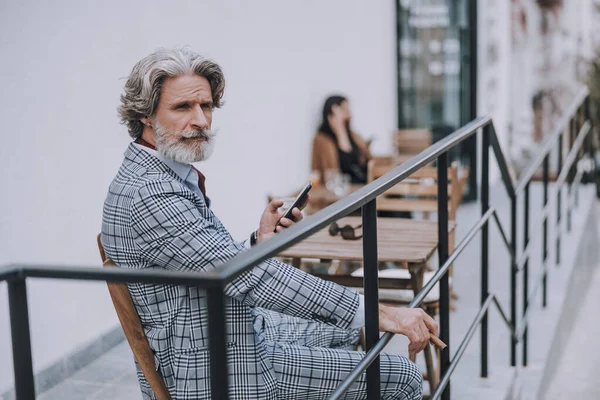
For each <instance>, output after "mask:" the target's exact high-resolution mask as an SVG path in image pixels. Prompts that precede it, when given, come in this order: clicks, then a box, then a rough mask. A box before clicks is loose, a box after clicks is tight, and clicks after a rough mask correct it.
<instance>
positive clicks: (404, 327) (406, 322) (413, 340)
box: [379, 304, 438, 356]
mask: <svg viewBox="0 0 600 400" xmlns="http://www.w3.org/2000/svg"><path fill="white" fill-rule="evenodd" d="M379 330H380V331H382V332H393V333H399V334H401V335H404V336H406V337H408V339H409V340H410V344H409V345H408V352H409V354H410V355H411V356H414V355H416V354H417V353H419V352H420V351H421V350H423V349H424V348H425V346H427V343H429V336H430V334H431V333H432V334H434V335H436V336H438V326H437V322H435V320H434V319H433V318H431V316H429V314H427V313H426V312H425V311H423V309H421V308H401V307H389V306H384V305H381V304H380V305H379Z"/></svg>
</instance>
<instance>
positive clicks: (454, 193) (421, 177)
mask: <svg viewBox="0 0 600 400" xmlns="http://www.w3.org/2000/svg"><path fill="white" fill-rule="evenodd" d="M395 167H396V165H395V164H394V163H389V162H388V163H386V160H384V159H380V160H377V159H372V160H370V161H369V163H368V165H367V182H371V181H373V180H375V179H377V178H379V177H381V176H382V175H384V174H386V173H387V172H389V171H390V170H392V169H393V168H395ZM461 182H462V181H461V180H459V178H458V163H456V162H454V163H452V165H451V166H450V167H449V168H448V199H449V201H448V216H449V219H450V220H451V221H453V220H455V219H456V210H457V208H458V205H459V204H460V201H461V199H462V189H463V186H462V185H461ZM437 194H438V188H437V168H436V167H429V166H428V167H423V168H421V169H419V170H418V171H416V172H415V173H414V174H412V175H411V176H409V177H408V178H407V179H405V180H404V181H402V182H400V183H398V184H397V185H395V186H393V187H392V188H391V189H389V190H388V191H386V192H385V193H384V195H383V196H380V197H379V198H378V199H377V209H378V210H382V211H410V212H414V211H420V212H426V213H430V212H437Z"/></svg>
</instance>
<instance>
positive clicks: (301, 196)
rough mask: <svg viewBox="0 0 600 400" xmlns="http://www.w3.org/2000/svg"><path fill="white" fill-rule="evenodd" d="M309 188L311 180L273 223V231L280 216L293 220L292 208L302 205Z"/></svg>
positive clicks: (277, 224)
mask: <svg viewBox="0 0 600 400" xmlns="http://www.w3.org/2000/svg"><path fill="white" fill-rule="evenodd" d="M310 189H312V181H308V183H307V184H306V186H304V189H302V191H301V192H300V194H299V195H298V197H296V199H295V200H294V203H293V204H292V206H291V207H290V208H288V210H287V211H286V212H285V214H284V215H283V216H282V217H281V218H279V220H278V221H277V223H276V224H275V230H274V232H277V227H278V226H279V225H280V224H279V221H281V219H282V218H289V219H291V220H292V221H295V219H294V215H293V214H292V210H293V209H294V208H296V207H301V206H303V205H304V203H305V202H306V197H307V196H308V192H310Z"/></svg>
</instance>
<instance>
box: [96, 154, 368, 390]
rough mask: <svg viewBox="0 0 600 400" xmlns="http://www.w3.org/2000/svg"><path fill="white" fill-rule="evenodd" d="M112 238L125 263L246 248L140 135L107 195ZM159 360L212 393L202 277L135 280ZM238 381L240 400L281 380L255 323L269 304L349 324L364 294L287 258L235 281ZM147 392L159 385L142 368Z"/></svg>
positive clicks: (193, 267) (108, 246)
mask: <svg viewBox="0 0 600 400" xmlns="http://www.w3.org/2000/svg"><path fill="white" fill-rule="evenodd" d="M102 245H103V246H104V249H105V251H106V254H107V255H108V256H109V257H110V258H111V259H112V260H114V261H115V263H116V264H117V265H118V266H119V267H123V268H134V269H150V268H160V269H168V270H178V271H207V270H210V269H212V268H215V267H217V266H219V265H220V264H221V263H223V262H225V261H227V260H229V259H231V258H233V257H234V256H235V255H237V254H238V253H239V252H241V251H244V249H245V248H244V245H243V243H240V242H236V241H234V240H233V239H232V237H231V235H230V234H229V232H228V231H227V230H226V229H225V227H224V226H223V224H222V223H221V222H220V221H219V219H218V218H217V217H216V216H215V215H214V214H213V212H212V211H211V210H210V209H209V208H208V207H207V205H206V203H205V201H204V198H203V197H202V196H198V195H197V194H196V193H194V192H193V191H191V190H190V189H189V188H187V187H186V186H185V184H184V183H183V181H182V180H181V179H180V178H179V177H178V176H177V175H176V174H175V173H174V172H173V171H172V170H171V169H170V168H169V167H168V166H167V165H165V164H164V163H163V162H161V161H160V160H159V159H158V158H156V157H154V156H153V155H151V154H149V153H147V152H145V151H143V150H141V149H139V148H137V147H136V146H134V145H133V144H130V145H129V147H128V149H127V151H126V152H125V159H124V161H123V164H122V165H121V167H120V169H119V171H118V173H117V176H116V177H115V178H114V180H113V181H112V183H111V184H110V187H109V191H108V195H107V198H106V201H105V204H104V213H103V220H102ZM129 290H130V292H131V295H132V297H133V301H134V304H135V306H136V309H137V312H138V314H139V316H140V319H141V321H142V324H143V326H144V330H145V332H146V336H147V337H148V341H149V343H150V346H151V348H152V349H153V350H154V352H155V360H156V365H157V368H158V369H159V370H160V372H161V374H162V376H163V377H164V379H165V381H166V384H167V386H168V388H169V391H170V392H171V393H172V395H173V396H174V398H177V399H198V398H209V396H210V386H209V353H208V345H209V338H208V322H207V319H208V315H207V302H206V300H207V298H206V292H205V291H204V290H201V289H199V288H197V287H194V286H177V285H154V284H129ZM225 293H226V295H227V298H226V304H225V308H226V318H227V319H226V321H227V338H226V342H227V348H228V353H227V354H228V365H229V390H230V396H231V398H233V399H273V398H275V393H276V385H277V382H276V380H275V378H274V373H273V370H272V365H271V364H270V361H269V359H268V357H267V356H266V347H265V343H264V342H262V339H260V338H259V337H257V335H256V334H255V332H254V329H253V326H252V314H251V308H252V307H262V308H267V309H271V310H275V311H278V312H282V313H285V314H288V315H292V316H297V317H301V318H305V319H314V320H319V321H322V322H325V323H329V324H332V325H336V326H338V327H341V328H347V327H348V326H349V325H350V323H351V321H352V319H353V318H354V315H355V313H356V310H357V308H358V303H359V300H358V295H357V294H356V293H355V292H353V291H350V290H348V289H346V288H344V287H342V286H339V285H336V284H333V283H331V282H325V281H323V280H320V279H317V278H315V277H313V276H311V275H309V274H306V273H303V272H302V271H300V270H298V269H296V268H293V267H291V266H289V265H286V264H283V263H281V262H278V261H277V260H273V259H270V260H267V261H265V262H263V263H261V264H260V265H258V266H256V267H255V268H253V269H252V270H250V271H248V272H246V273H244V274H242V275H241V276H240V277H238V278H237V279H236V280H234V281H233V282H231V283H230V284H229V285H228V286H227V287H226V289H225ZM138 378H139V380H140V386H141V388H142V392H143V393H144V397H145V398H152V397H153V395H152V392H151V390H150V388H149V385H148V383H147V382H146V381H145V379H144V377H143V374H142V373H141V372H140V370H139V368H138Z"/></svg>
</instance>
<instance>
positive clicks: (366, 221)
mask: <svg viewBox="0 0 600 400" xmlns="http://www.w3.org/2000/svg"><path fill="white" fill-rule="evenodd" d="M362 225H363V262H364V270H365V272H364V274H365V278H364V285H365V339H366V345H367V351H369V350H370V349H371V348H372V347H373V346H375V343H377V341H378V340H379V271H378V267H379V260H378V256H377V204H376V201H375V200H371V201H370V202H368V203H367V204H365V205H364V206H363V207H362ZM379 367H380V365H379V356H377V358H376V359H375V360H374V361H373V363H372V364H371V365H370V366H369V368H367V399H369V400H375V399H379V398H381V382H380V379H381V374H380V368H379Z"/></svg>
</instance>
